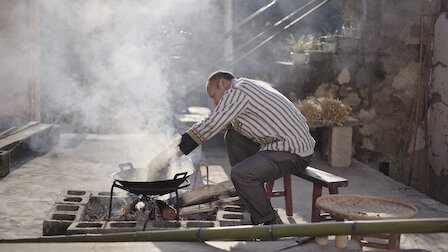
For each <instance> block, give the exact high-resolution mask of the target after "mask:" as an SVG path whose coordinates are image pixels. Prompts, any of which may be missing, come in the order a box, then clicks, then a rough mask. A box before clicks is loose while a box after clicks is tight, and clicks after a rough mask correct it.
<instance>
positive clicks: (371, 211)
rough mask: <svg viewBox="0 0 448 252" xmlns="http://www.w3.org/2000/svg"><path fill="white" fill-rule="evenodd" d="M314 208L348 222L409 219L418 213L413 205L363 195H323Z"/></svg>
mask: <svg viewBox="0 0 448 252" xmlns="http://www.w3.org/2000/svg"><path fill="white" fill-rule="evenodd" d="M316 206H317V207H318V208H320V209H321V210H324V211H326V212H328V213H330V214H331V215H334V216H337V217H340V218H344V219H349V220H384V219H409V218H413V217H415V216H416V215H417V213H418V211H417V208H415V207H414V206H413V205H410V204H406V203H403V202H400V201H395V200H390V199H385V198H379V197H373V196H365V195H347V194H332V195H325V196H321V197H319V198H318V199H317V200H316Z"/></svg>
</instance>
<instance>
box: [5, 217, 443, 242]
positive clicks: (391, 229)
mask: <svg viewBox="0 0 448 252" xmlns="http://www.w3.org/2000/svg"><path fill="white" fill-rule="evenodd" d="M439 232H448V218H434V219H405V220H374V221H347V222H331V223H330V222H326V223H324V222H320V223H310V224H284V225H270V226H234V227H217V228H191V229H186V230H185V229H184V230H180V229H177V230H163V231H144V232H129V233H115V234H85V235H70V236H44V237H37V238H20V239H1V240H0V243H34V242H45V243H47V242H142V241H186V242H201V241H212V240H253V239H269V240H274V239H277V238H281V237H293V236H313V237H314V236H329V235H370V234H385V233H392V234H401V233H439Z"/></svg>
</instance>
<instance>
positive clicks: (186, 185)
mask: <svg viewBox="0 0 448 252" xmlns="http://www.w3.org/2000/svg"><path fill="white" fill-rule="evenodd" d="M185 182H187V183H186V184H185V185H181V186H179V187H178V188H177V189H182V188H185V187H188V186H190V181H189V180H188V179H186V180H185V181H184V183H185ZM184 183H182V184H184Z"/></svg>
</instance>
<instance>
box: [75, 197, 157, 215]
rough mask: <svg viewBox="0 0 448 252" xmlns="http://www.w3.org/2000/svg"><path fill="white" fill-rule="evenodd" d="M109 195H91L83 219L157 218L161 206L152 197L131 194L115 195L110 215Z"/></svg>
mask: <svg viewBox="0 0 448 252" xmlns="http://www.w3.org/2000/svg"><path fill="white" fill-rule="evenodd" d="M108 215H109V197H91V198H90V199H89V202H88V203H87V206H86V210H85V212H84V214H83V216H82V218H81V219H82V220H83V221H107V220H111V221H145V220H147V219H156V216H159V215H160V214H159V208H158V206H157V204H156V201H155V200H154V199H153V198H150V197H142V196H136V195H130V196H128V197H114V198H113V200H112V212H111V217H110V218H108V217H109V216H108Z"/></svg>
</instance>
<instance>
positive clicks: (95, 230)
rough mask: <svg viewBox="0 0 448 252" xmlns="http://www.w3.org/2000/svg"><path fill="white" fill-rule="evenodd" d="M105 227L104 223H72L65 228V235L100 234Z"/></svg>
mask: <svg viewBox="0 0 448 252" xmlns="http://www.w3.org/2000/svg"><path fill="white" fill-rule="evenodd" d="M105 227H106V222H105V221H74V222H72V223H71V224H70V226H69V227H68V228H67V230H66V234H67V235H73V234H102V233H104V230H105Z"/></svg>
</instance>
